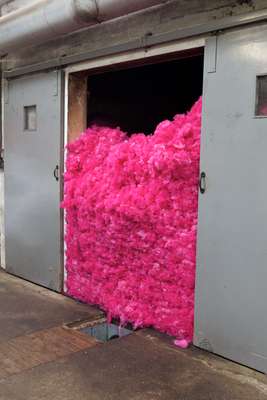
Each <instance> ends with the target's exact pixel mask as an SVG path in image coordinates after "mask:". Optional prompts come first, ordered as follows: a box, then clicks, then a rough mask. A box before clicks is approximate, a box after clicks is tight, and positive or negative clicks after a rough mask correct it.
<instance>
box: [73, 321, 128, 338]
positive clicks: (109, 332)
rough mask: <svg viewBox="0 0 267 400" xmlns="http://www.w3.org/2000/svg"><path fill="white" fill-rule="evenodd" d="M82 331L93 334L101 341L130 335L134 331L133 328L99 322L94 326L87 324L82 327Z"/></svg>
mask: <svg viewBox="0 0 267 400" xmlns="http://www.w3.org/2000/svg"><path fill="white" fill-rule="evenodd" d="M80 332H83V333H86V334H87V335H90V336H93V337H94V338H96V339H97V340H99V341H101V342H108V341H109V340H112V339H119V338H121V337H123V336H128V335H130V334H131V333H133V331H132V330H130V329H127V328H124V327H121V326H119V325H116V324H113V323H110V324H109V323H107V322H102V323H97V322H96V324H95V325H92V326H87V327H84V328H81V329H80Z"/></svg>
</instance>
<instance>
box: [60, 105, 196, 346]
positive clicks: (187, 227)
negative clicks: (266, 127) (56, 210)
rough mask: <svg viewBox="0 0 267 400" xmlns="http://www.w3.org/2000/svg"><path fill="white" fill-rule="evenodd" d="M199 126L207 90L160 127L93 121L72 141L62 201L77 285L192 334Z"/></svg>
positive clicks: (153, 322)
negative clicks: (150, 131)
mask: <svg viewBox="0 0 267 400" xmlns="http://www.w3.org/2000/svg"><path fill="white" fill-rule="evenodd" d="M200 127H201V99H200V100H198V101H197V103H196V104H195V105H194V106H193V108H192V109H191V111H190V112H189V113H188V114H186V115H176V116H175V117H174V119H173V121H164V122H162V123H161V124H159V125H158V127H157V128H156V130H155V133H154V135H151V136H145V135H144V134H135V135H132V136H131V137H127V135H126V133H124V132H122V131H121V130H120V129H111V128H105V127H97V126H94V127H92V128H89V129H88V130H87V131H86V132H85V133H83V134H82V135H81V136H80V137H79V138H78V139H77V140H76V141H75V142H73V143H71V144H69V145H68V156H67V165H66V166H67V172H66V174H65V199H64V202H63V207H64V208H65V209H66V222H67V233H66V243H67V265H66V268H67V282H66V284H67V292H68V294H69V295H71V296H73V297H75V298H76V299H79V300H81V301H84V302H86V303H90V304H97V305H99V306H100V307H102V308H103V309H104V310H106V311H107V312H108V315H109V317H110V318H111V317H116V318H120V321H121V323H122V324H124V323H126V322H131V323H133V324H134V326H135V327H145V326H153V327H154V328H156V329H158V330H159V331H161V332H167V333H168V334H170V335H173V336H175V337H176V338H177V339H178V340H186V341H189V342H190V341H191V340H192V335H193V315H194V284H195V262H196V261H195V253H196V226H197V203H198V175H199V150H200V145H199V142H200ZM177 343H178V342H177ZM182 344H183V343H182Z"/></svg>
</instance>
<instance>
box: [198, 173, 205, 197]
mask: <svg viewBox="0 0 267 400" xmlns="http://www.w3.org/2000/svg"><path fill="white" fill-rule="evenodd" d="M199 190H200V193H202V194H203V193H205V192H206V173H205V172H201V174H200V178H199Z"/></svg>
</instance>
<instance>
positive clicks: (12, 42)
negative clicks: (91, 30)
mask: <svg viewBox="0 0 267 400" xmlns="http://www.w3.org/2000/svg"><path fill="white" fill-rule="evenodd" d="M166 1H167V0H38V1H37V0H36V1H35V2H33V3H32V4H30V5H28V6H24V7H22V8H20V9H18V10H16V11H14V12H11V13H9V14H7V15H4V16H2V17H0V54H2V55H3V54H5V53H8V52H9V51H11V50H16V49H19V48H22V47H26V46H33V45H37V44H40V43H43V42H46V41H48V40H50V39H53V38H56V37H58V36H61V35H64V34H68V33H71V32H74V31H76V30H79V29H82V28H84V27H86V26H90V25H93V24H96V23H99V22H104V21H107V20H110V19H113V18H117V17H121V16H124V15H127V14H129V13H133V12H136V11H140V10H142V9H145V8H148V7H152V6H155V5H159V4H161V3H165V2H166Z"/></svg>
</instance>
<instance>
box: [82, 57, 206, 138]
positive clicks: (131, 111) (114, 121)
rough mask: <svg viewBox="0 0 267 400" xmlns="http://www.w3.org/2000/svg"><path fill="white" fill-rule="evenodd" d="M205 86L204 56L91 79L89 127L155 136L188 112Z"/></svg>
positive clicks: (89, 82) (139, 67) (88, 106)
mask: <svg viewBox="0 0 267 400" xmlns="http://www.w3.org/2000/svg"><path fill="white" fill-rule="evenodd" d="M202 84H203V55H198V56H194V57H190V58H184V59H178V60H173V61H167V62H161V63H158V64H153V65H145V66H138V67H135V68H128V69H125V70H119V71H111V72H105V73H101V74H97V75H92V76H89V78H88V102H87V126H90V125H91V124H93V123H101V124H107V125H110V126H112V127H117V126H119V127H120V128H121V129H122V130H123V131H125V132H127V133H128V134H132V133H138V132H142V133H145V134H146V135H147V134H152V133H153V132H154V130H155V128H156V126H157V125H158V123H160V122H161V121H163V120H165V119H172V118H173V117H174V115H175V114H178V113H179V114H180V113H184V112H186V111H188V110H189V109H190V108H191V106H192V105H193V104H194V103H195V101H196V100H197V99H198V98H199V97H200V96H201V94H202Z"/></svg>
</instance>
